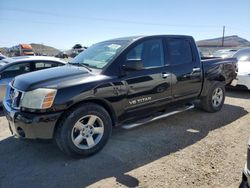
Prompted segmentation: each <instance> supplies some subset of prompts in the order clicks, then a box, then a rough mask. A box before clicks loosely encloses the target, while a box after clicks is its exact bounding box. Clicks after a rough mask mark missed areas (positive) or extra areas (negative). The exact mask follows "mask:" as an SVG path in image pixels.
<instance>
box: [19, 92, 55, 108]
mask: <svg viewBox="0 0 250 188" xmlns="http://www.w3.org/2000/svg"><path fill="white" fill-rule="evenodd" d="M56 92H57V90H56V89H46V88H40V89H35V90H33V91H28V92H25V93H24V95H23V98H22V100H21V107H24V108H32V109H48V108H50V107H51V106H52V104H53V102H54V99H55V96H56Z"/></svg>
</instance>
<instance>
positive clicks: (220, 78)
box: [214, 75, 226, 81]
mask: <svg viewBox="0 0 250 188" xmlns="http://www.w3.org/2000/svg"><path fill="white" fill-rule="evenodd" d="M214 80H215V81H226V79H225V77H224V76H223V75H220V76H218V77H217V78H215V79H214Z"/></svg>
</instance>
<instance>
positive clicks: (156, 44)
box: [126, 39, 164, 68]
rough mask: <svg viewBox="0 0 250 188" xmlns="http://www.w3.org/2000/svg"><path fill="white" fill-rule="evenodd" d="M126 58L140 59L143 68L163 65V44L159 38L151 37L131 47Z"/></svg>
mask: <svg viewBox="0 0 250 188" xmlns="http://www.w3.org/2000/svg"><path fill="white" fill-rule="evenodd" d="M126 59H127V60H134V59H141V60H142V62H143V66H144V68H153V67H161V66H163V65H164V56H163V45H162V40H161V39H152V40H148V41H145V42H142V43H141V44H138V45H137V46H136V47H134V48H133V49H131V50H130V51H129V53H128V54H127V56H126Z"/></svg>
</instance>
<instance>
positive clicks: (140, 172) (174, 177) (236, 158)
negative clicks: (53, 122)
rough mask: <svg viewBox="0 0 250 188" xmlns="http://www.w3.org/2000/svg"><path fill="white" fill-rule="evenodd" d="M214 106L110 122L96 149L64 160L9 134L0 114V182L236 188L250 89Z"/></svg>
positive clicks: (51, 148) (49, 147)
mask: <svg viewBox="0 0 250 188" xmlns="http://www.w3.org/2000/svg"><path fill="white" fill-rule="evenodd" d="M225 103H226V104H225V105H224V107H223V109H222V111H221V112H218V113H214V114H210V113H206V112H203V111H199V110H197V109H194V110H191V111H188V112H184V113H181V114H178V115H174V116H171V117H168V118H165V119H162V120H158V121H155V122H153V123H150V124H147V125H144V126H141V127H138V128H135V129H132V130H124V129H122V128H117V129H115V130H114V131H113V135H112V138H111V140H110V142H109V143H108V145H107V146H106V147H105V148H104V149H103V150H102V151H101V152H100V153H98V154H97V155H95V156H92V157H89V158H86V159H71V158H69V157H67V156H65V155H64V154H62V153H61V152H60V151H59V150H58V149H57V147H56V146H55V145H53V144H52V143H48V142H46V143H40V142H31V141H21V140H18V139H15V138H13V137H11V135H10V133H9V130H8V128H7V122H6V119H5V117H4V116H2V117H0V187H1V188H6V187H18V188H21V187H25V188H27V187H36V188H39V187H46V188H47V187H60V188H62V187H86V186H89V187H108V188H110V187H136V186H138V187H201V186H202V187H238V186H239V183H240V180H241V171H242V168H243V166H244V163H245V159H246V148H247V147H246V146H247V141H248V138H249V133H250V115H249V114H248V112H250V92H247V91H235V90H229V91H228V94H227V98H226V102H225Z"/></svg>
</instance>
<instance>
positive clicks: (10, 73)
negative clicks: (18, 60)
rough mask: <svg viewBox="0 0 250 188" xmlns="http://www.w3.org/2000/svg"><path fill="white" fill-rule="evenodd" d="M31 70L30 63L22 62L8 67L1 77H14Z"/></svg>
mask: <svg viewBox="0 0 250 188" xmlns="http://www.w3.org/2000/svg"><path fill="white" fill-rule="evenodd" d="M28 72H30V64H29V63H22V64H17V65H12V66H10V67H8V68H6V69H5V70H4V71H3V72H2V74H1V78H14V77H15V76H18V75H20V74H25V73H28Z"/></svg>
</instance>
